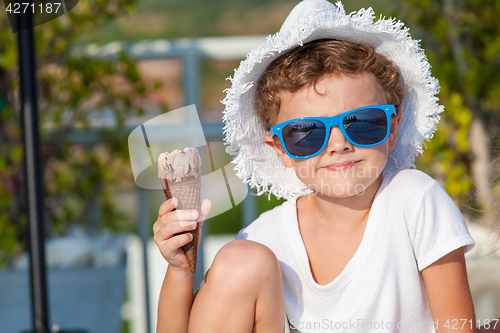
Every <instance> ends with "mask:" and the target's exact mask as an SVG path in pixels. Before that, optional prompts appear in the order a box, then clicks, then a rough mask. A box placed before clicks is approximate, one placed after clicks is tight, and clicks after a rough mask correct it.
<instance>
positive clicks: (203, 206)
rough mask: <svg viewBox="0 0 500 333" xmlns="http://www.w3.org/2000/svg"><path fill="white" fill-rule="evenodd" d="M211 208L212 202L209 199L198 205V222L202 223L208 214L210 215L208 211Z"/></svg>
mask: <svg viewBox="0 0 500 333" xmlns="http://www.w3.org/2000/svg"><path fill="white" fill-rule="evenodd" d="M211 208H212V201H210V199H204V200H203V201H202V202H201V205H200V218H199V220H200V221H201V222H203V221H204V220H205V218H206V217H207V215H208V213H210V209H211Z"/></svg>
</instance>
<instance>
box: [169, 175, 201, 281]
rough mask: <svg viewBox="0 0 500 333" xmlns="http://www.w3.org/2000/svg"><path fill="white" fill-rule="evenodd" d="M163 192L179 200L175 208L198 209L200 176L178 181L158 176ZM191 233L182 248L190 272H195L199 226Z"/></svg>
mask: <svg viewBox="0 0 500 333" xmlns="http://www.w3.org/2000/svg"><path fill="white" fill-rule="evenodd" d="M160 180H161V183H162V186H163V193H164V194H165V198H166V199H167V200H168V199H171V198H173V197H175V198H177V200H179V204H178V205H177V208H176V209H181V210H198V211H199V208H200V196H201V177H193V176H189V177H183V178H182V179H181V181H180V182H172V181H169V180H167V179H166V178H160ZM188 232H189V233H191V234H192V235H193V239H192V240H191V241H190V242H189V243H187V244H186V245H184V246H183V247H182V249H183V250H184V253H185V254H186V259H187V261H188V263H189V268H190V269H191V273H193V274H194V273H195V272H196V258H197V255H198V239H199V233H200V228H199V227H198V226H197V227H196V229H194V230H191V231H188Z"/></svg>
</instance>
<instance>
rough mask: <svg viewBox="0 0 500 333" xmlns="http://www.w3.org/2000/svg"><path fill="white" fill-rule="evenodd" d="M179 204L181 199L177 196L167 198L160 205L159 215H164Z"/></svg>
mask: <svg viewBox="0 0 500 333" xmlns="http://www.w3.org/2000/svg"><path fill="white" fill-rule="evenodd" d="M178 204H179V200H177V198H170V199H168V200H166V201H165V202H164V203H162V205H161V206H160V209H159V210H158V216H163V215H165V214H167V213H168V212H171V211H172V210H173V209H174V208H175V207H177V205H178Z"/></svg>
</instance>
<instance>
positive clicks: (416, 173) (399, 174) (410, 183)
mask: <svg viewBox="0 0 500 333" xmlns="http://www.w3.org/2000/svg"><path fill="white" fill-rule="evenodd" d="M385 176H386V177H388V178H389V179H388V183H387V186H388V187H392V188H394V189H396V188H401V189H403V190H407V191H413V190H417V189H425V188H426V187H427V186H430V185H431V184H436V183H437V184H439V183H438V182H437V181H436V180H435V179H434V178H432V177H431V176H429V175H428V174H426V173H425V172H422V171H420V170H417V169H404V170H399V171H391V172H387V173H386V174H385Z"/></svg>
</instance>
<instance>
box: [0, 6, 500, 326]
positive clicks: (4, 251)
mask: <svg viewBox="0 0 500 333" xmlns="http://www.w3.org/2000/svg"><path fill="white" fill-rule="evenodd" d="M297 3H298V1H279V0H267V1H266V0H238V1H236V0H211V1H202V0H184V1H181V0H163V1H160V0H80V2H79V3H78V5H77V6H76V7H75V8H74V9H73V10H71V11H70V12H68V13H67V14H66V15H63V16H61V17H59V18H57V19H55V20H52V21H50V22H47V23H45V24H43V25H40V26H37V27H35V28H34V32H35V41H36V49H37V55H36V56H37V65H38V72H37V78H38V82H39V91H38V97H39V107H40V126H41V135H42V147H41V161H40V162H41V163H42V165H43V172H44V179H45V182H44V191H45V192H44V195H45V198H44V199H45V221H46V227H45V228H46V233H47V251H46V254H47V265H48V267H49V298H50V309H49V314H50V316H51V321H50V322H51V325H54V326H53V329H54V330H57V329H59V328H60V329H81V330H82V331H84V332H87V333H100V332H104V333H106V332H110V333H115V332H122V333H125V332H130V333H140V332H148V331H150V332H154V327H155V326H154V325H155V321H156V308H155V307H156V302H157V297H158V291H159V289H158V288H159V285H160V284H161V281H162V278H163V274H164V270H165V267H166V266H165V263H164V261H163V260H162V259H161V257H159V253H158V251H157V250H156V248H155V246H154V244H152V241H151V236H152V230H151V227H152V224H153V223H154V222H155V220H156V217H157V214H158V208H159V206H160V204H161V203H162V202H163V201H164V196H163V193H162V192H161V191H158V190H144V189H140V188H139V187H138V186H137V185H136V184H135V181H134V175H133V173H132V169H131V164H130V156H129V150H128V144H127V138H128V136H129V134H130V133H131V131H132V130H133V129H135V128H136V127H137V126H140V125H141V124H142V123H144V122H146V121H148V120H150V119H152V118H154V117H156V116H159V115H162V114H164V113H165V112H168V111H170V110H175V109H178V108H181V107H183V106H186V105H189V104H193V103H194V104H196V107H197V110H198V113H199V116H200V119H201V122H202V125H203V128H204V131H205V136H206V137H207V141H209V142H211V143H213V144H214V145H219V146H221V142H222V135H223V134H222V124H221V122H222V110H223V105H222V104H221V103H220V100H222V99H223V98H224V97H225V94H224V92H223V90H224V89H225V88H228V87H229V85H230V82H229V81H227V80H225V79H226V78H227V77H229V76H231V75H232V74H233V71H234V69H235V68H236V67H237V66H238V65H239V62H240V61H241V60H243V59H244V58H245V55H246V53H247V52H248V51H249V50H250V49H251V48H252V47H254V46H257V45H258V44H259V43H261V42H262V41H263V40H265V37H266V36H267V35H269V34H274V33H275V32H276V31H278V30H279V28H280V26H281V24H282V23H283V21H284V19H285V18H286V16H287V14H288V13H289V11H290V10H291V9H292V8H293V6H294V5H295V4H297ZM344 6H345V9H346V11H347V12H352V11H355V10H358V9H359V8H362V7H370V6H371V7H373V9H374V10H375V12H376V14H377V17H378V15H383V16H386V17H397V18H398V19H400V20H402V21H403V22H405V23H406V25H407V26H408V27H409V28H410V32H411V34H412V35H413V37H414V38H416V39H421V45H422V47H423V48H424V49H425V50H426V54H427V57H428V58H429V61H430V63H431V65H432V67H433V68H432V71H433V74H434V76H436V77H437V78H438V79H439V82H440V85H441V91H440V93H439V98H440V102H441V103H442V104H444V105H445V112H444V113H443V114H442V118H441V121H440V123H439V125H438V131H437V132H436V133H435V135H434V138H433V139H432V141H430V142H426V146H427V149H426V150H425V152H424V154H423V156H420V157H418V158H417V160H416V165H417V168H419V169H421V170H423V171H425V172H426V173H428V174H430V175H431V176H432V177H434V178H436V179H437V180H438V181H439V182H440V183H441V184H442V185H443V186H444V187H445V189H446V190H447V192H448V193H449V194H450V196H451V197H452V198H453V199H454V201H455V202H456V204H457V205H458V207H459V208H460V210H461V211H462V213H463V214H464V216H465V217H466V220H467V222H468V225H469V228H470V231H471V233H472V235H473V237H474V239H475V240H476V242H477V246H476V249H474V250H473V251H472V252H471V253H469V254H468V255H467V260H468V269H469V279H470V285H471V290H472V292H473V297H474V303H475V307H476V312H477V317H478V319H481V324H483V320H485V319H492V318H498V317H500V259H499V258H500V254H499V251H498V246H499V236H498V235H499V227H500V222H499V219H500V168H499V148H500V20H498V17H499V15H500V4H499V2H498V1H494V0H476V1H463V0H462V1H452V0H438V1H430V0H419V1H417V0H400V1H393V0H378V1H364V0H349V1H345V2H344ZM0 8H1V9H2V14H0V323H2V326H3V327H4V328H2V329H1V331H2V332H6V333H11V332H12V333H17V332H21V331H22V330H29V329H30V327H31V322H30V312H29V307H28V304H29V288H28V272H27V263H28V261H27V257H26V249H27V236H26V230H27V229H26V228H27V216H26V201H25V193H24V189H23V184H24V181H25V179H24V173H23V165H22V158H23V147H22V136H21V128H20V114H19V74H18V59H17V41H16V35H15V34H14V33H13V32H12V30H11V28H10V25H9V21H8V19H7V15H4V14H3V13H5V11H4V10H5V7H4V6H3V4H0ZM213 154H214V156H215V158H216V159H217V161H219V162H220V163H221V165H225V164H227V163H229V162H230V161H231V158H230V156H227V155H226V154H225V153H224V152H223V149H220V151H217V152H213ZM282 201H283V200H277V199H276V198H274V197H271V198H270V199H268V196H267V195H264V196H256V195H255V191H254V190H248V195H247V197H246V199H245V200H244V201H243V202H242V203H240V204H235V206H234V208H232V209H231V210H229V211H227V212H225V213H223V214H220V215H218V216H216V217H213V218H211V219H209V220H208V221H206V223H205V225H204V233H205V235H204V236H205V237H204V240H205V242H204V247H203V249H204V250H203V251H202V252H203V253H202V258H203V260H202V263H201V269H200V271H201V273H198V274H199V275H198V277H197V279H198V281H201V280H200V278H201V276H202V273H203V271H206V270H207V269H208V267H209V265H210V262H211V260H212V258H213V256H214V255H215V253H216V251H217V250H218V249H219V248H220V247H221V246H222V245H223V244H224V243H226V242H228V241H230V240H232V239H234V237H235V234H236V233H237V232H238V231H239V230H240V229H241V228H242V227H243V226H245V225H246V224H248V223H249V222H251V220H252V219H254V218H256V217H258V215H259V214H260V213H262V212H264V211H266V210H268V209H270V208H272V207H274V206H276V205H278V204H280V203H281V202H282ZM199 267H200V266H199ZM91 283H95V284H91ZM16 288H17V289H16ZM78 292H80V293H78ZM9 311H10V312H9ZM99 316H100V317H99ZM4 323H6V324H5V325H4ZM5 327H7V328H5Z"/></svg>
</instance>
